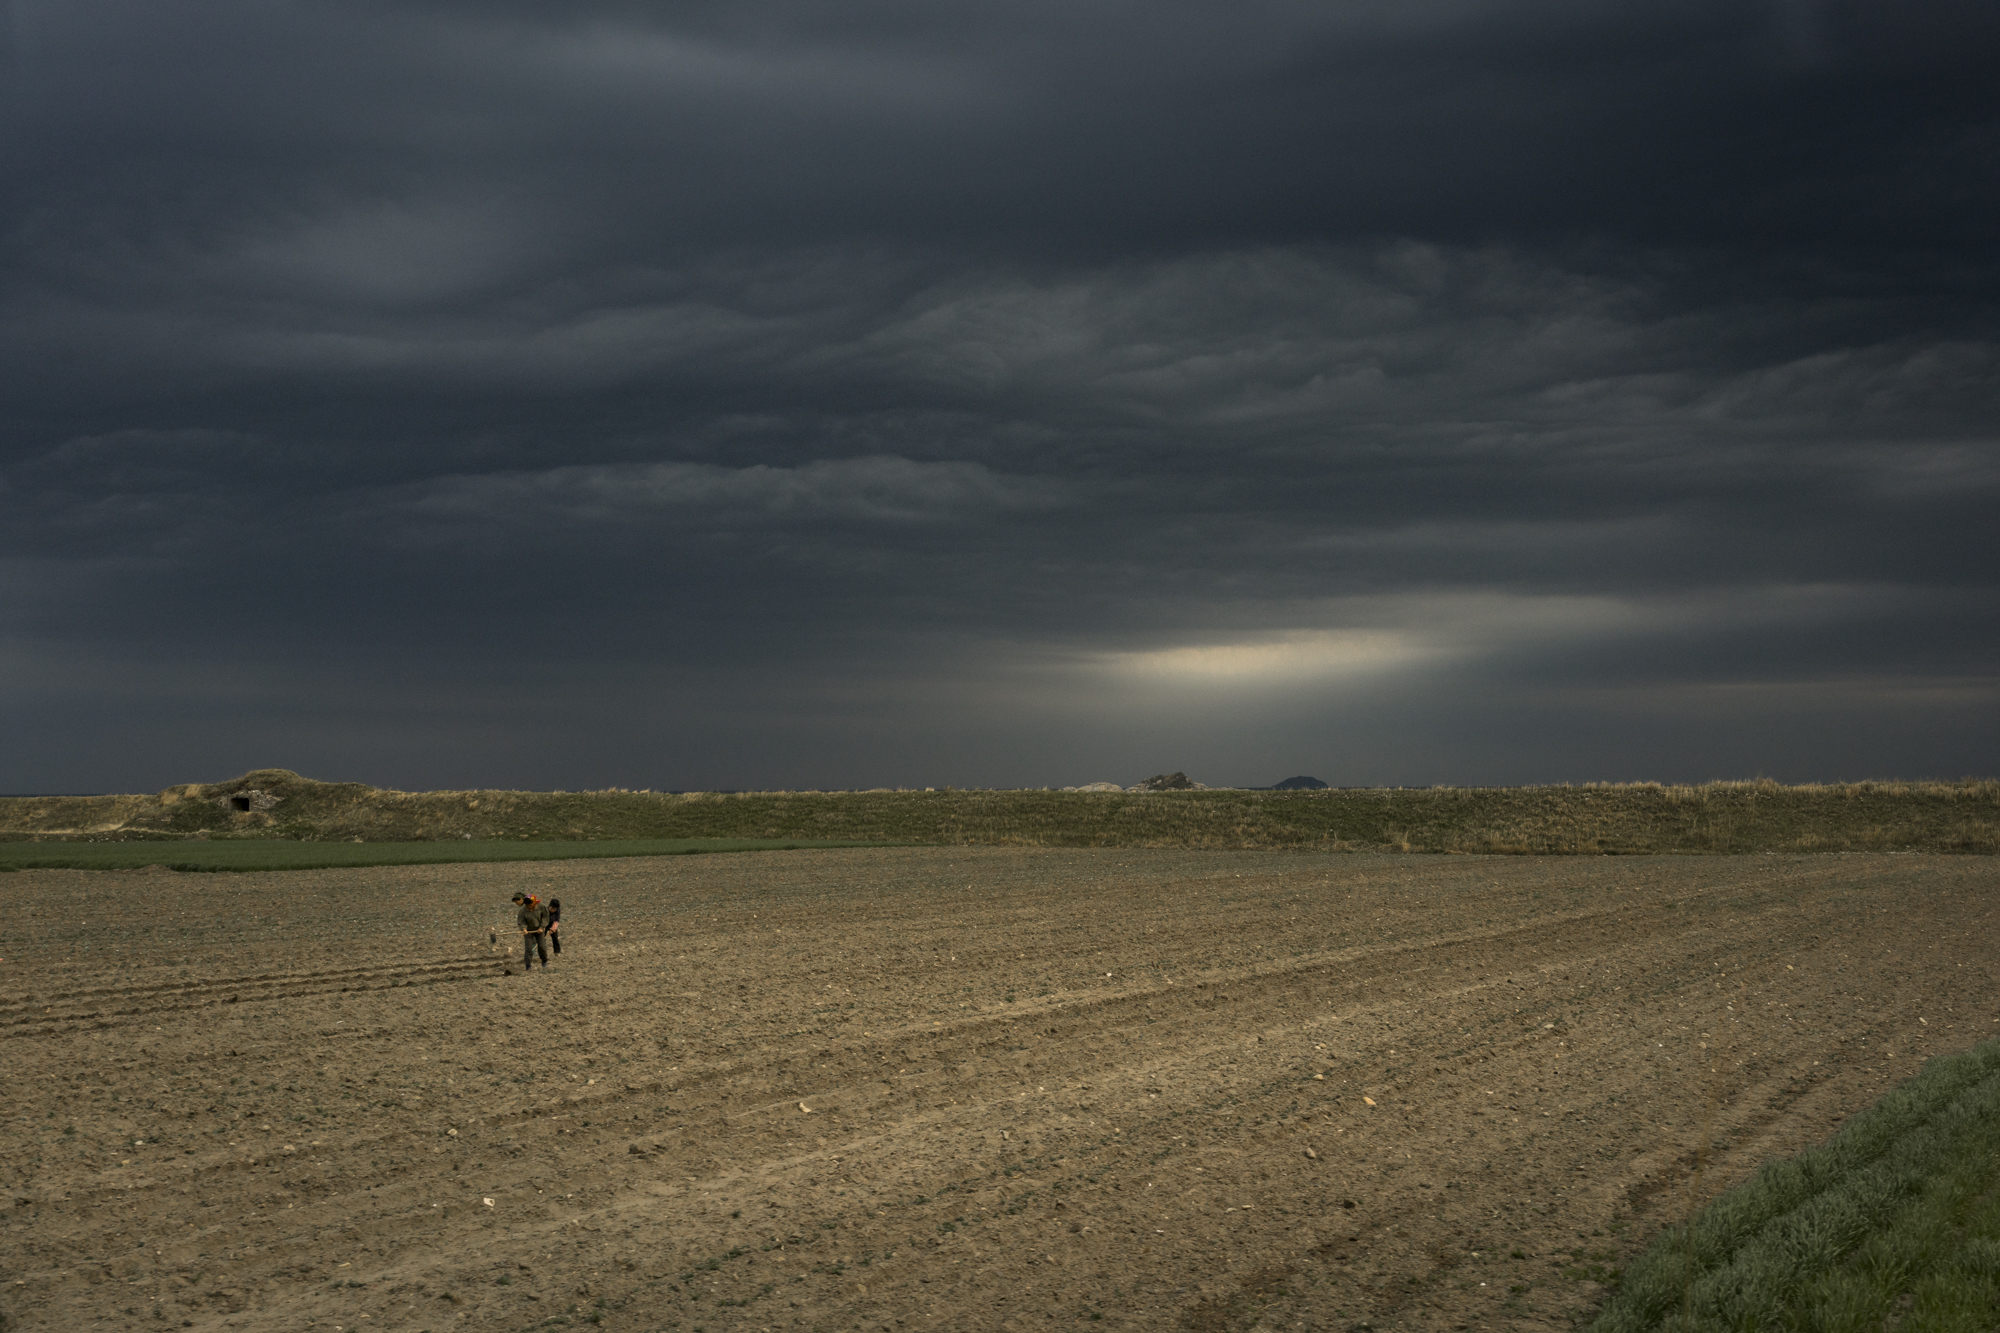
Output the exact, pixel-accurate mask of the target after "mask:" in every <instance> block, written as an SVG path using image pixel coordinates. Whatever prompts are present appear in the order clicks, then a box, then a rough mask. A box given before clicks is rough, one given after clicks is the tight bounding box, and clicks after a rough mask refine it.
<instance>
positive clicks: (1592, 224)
mask: <svg viewBox="0 0 2000 1333" xmlns="http://www.w3.org/2000/svg"><path fill="white" fill-rule="evenodd" d="M11 17H12V20H13V23H12V26H11V28H8V29H6V30H5V31H7V32H9V33H10V34H11V37H10V38H9V40H10V42H11V45H10V46H8V47H7V48H6V49H7V50H8V51H10V52H11V55H10V56H9V59H11V62H12V63H11V65H10V66H8V67H7V68H8V82H9V89H8V93H9V99H8V101H7V103H6V110H5V115H6V117H7V124H6V130H7V133H6V134H5V136H4V146H0V161H4V163H5V166H6V169H7V172H8V176H9V180H10V189H9V190H8V192H7V193H6V196H5V198H4V199H0V226H4V229H5V234H6V237H7V241H8V245H7V249H6V251H5V254H6V256H7V258H6V260H5V261H4V263H5V267H4V269H0V274H4V277H3V278H0V281H4V287H0V302H4V306H0V309H4V311H5V316H6V317H5V320H4V323H0V356H3V357H4V364H5V366H6V372H7V373H6V374H5V375H3V376H0V405H4V408H5V413H4V418H0V512H4V514H5V516H6V521H5V524H4V526H0V561H4V562H5V570H6V574H7V577H6V579H5V580H4V588H0V624H4V626H5V628H4V630H0V658H4V661H5V662H6V664H7V666H6V670H7V672H8V678H9V679H10V681H12V682H14V685H13V687H12V688H11V690H10V696H11V698H12V699H13V700H14V701H15V708H14V717H13V723H14V730H15V731H16V732H17V733H18V734H19V735H20V736H22V737H23V741H22V744H21V745H20V746H19V747H18V748H17V750H16V759H15V766H14V767H13V768H11V769H9V770H8V772H7V773H6V774H5V775H4V776H5V778H6V783H7V784H8V785H13V786H48V785H55V786H72V787H74V786H100V785H119V784H121V783H122V784H125V785H134V784H146V783H156V782H164V781H166V780H168V779H170V778H182V777H187V776H214V772H213V771H212V770H216V769H222V768H229V767H232V766H233V767H239V768H240V767H249V766H251V765H253V764H261V763H267V762H274V761H275V762H288V763H293V766H295V767H301V768H305V769H313V768H314V767H315V765H316V764H319V765H322V766H323V765H325V764H333V765H336V766H339V765H345V766H346V767H345V772H346V773H348V774H351V775H353V776H360V777H369V778H376V779H380V780H394V781H403V782H406V783H410V784H418V783H430V782H445V781H457V782H471V781H513V782H534V783H540V784H543V785H550V784H567V785H578V784H580V783H584V782H592V781H596V782H607V781H624V782H628V783H629V782H638V783H643V782H652V783H655V784H666V785H745V784H769V783H780V782H795V783H796V782H826V783H847V782H866V781H926V780H937V781H948V780H955V781H960V782H977V781H990V782H1028V781H1032V782H1037V783H1039V782H1042V781H1050V780H1068V779H1075V778H1079V777H1082V776H1085V775H1084V774H1082V773H1080V772H1078V771H1077V770H1078V769H1079V768H1080V767H1086V768H1092V769H1094V770H1101V771H1095V772H1093V773H1092V774H1090V775H1091V776H1099V777H1101V776H1106V775H1110V776H1127V774H1126V770H1127V769H1133V770H1136V769H1141V768H1143V769H1146V770H1147V771H1151V769H1152V768H1153V767H1157V766H1160V765H1165V766H1169V767H1189V765H1196V766H1199V765H1201V764H1203V763H1206V764H1208V765H1209V766H1210V771H1209V773H1208V774H1207V776H1209V777H1210V778H1211V779H1214V780H1222V781H1229V780H1236V781H1258V780H1269V779H1271V778H1272V777H1275V776H1282V774H1281V773H1279V772H1277V770H1278V769H1284V770H1286V771H1292V770H1293V769H1297V768H1304V769H1306V770H1307V771H1311V770H1312V769H1313V767H1314V766H1315V765H1317V766H1319V767H1322V768H1330V767H1331V766H1332V765H1331V763H1330V761H1325V760H1315V759H1314V758H1313V756H1314V755H1315V754H1319V755H1323V756H1325V755H1334V754H1340V755H1343V756H1347V757H1346V758H1344V759H1343V760H1342V762H1343V763H1346V764H1348V765H1349V767H1348V768H1347V769H1345V770H1343V771H1340V772H1331V771H1330V772H1326V773H1324V774H1323V776H1326V777H1329V778H1332V779H1335V780H1348V781H1370V780H1399V781H1411V780H1475V779H1483V780H1523V779H1526V778H1529V777H1542V778H1548V777H1567V776H1598V775H1615V774H1607V772H1606V770H1607V767H1610V768H1616V769H1618V770H1619V771H1620V772H1625V771H1629V768H1630V766H1631V765H1634V764H1636V765H1638V766H1639V767H1640V768H1641V769H1642V770H1653V771H1661V772H1662V775H1664V776H1682V777H1687V776H1694V777H1701V776H1709V775H1710V774H1711V772H1723V771H1729V770H1730V767H1731V766H1732V765H1736V766H1740V767H1744V768H1751V769H1754V768H1763V769H1767V770H1770V771H1783V768H1784V765H1786V764H1788V763H1790V764H1793V765H1794V766H1795V767H1796V769H1797V770H1798V771H1796V772H1793V773H1791V774H1790V775H1791V776H1826V775H1830V773H1831V772H1833V771H1843V772H1858V771H1867V770H1870V769H1873V770H1875V771H1886V770H1888V769H1892V768H1900V769H1902V770H1903V771H1956V770H1958V769H1961V768H1970V767H1979V766H1981V763H1980V761H1977V760H1975V759H1973V758H1972V757H1971V756H1973V755H1976V754H1979V753H1983V752H1984V751H1982V750H1981V749H1980V747H1981V746H1987V745H1990V742H1991V740H1992V739H1994V738H1995V725H1994V724H1995V721H1996V718H2000V712H1996V709H1995V699H1996V691H2000V684H1996V681H1995V680H1994V678H1993V676H1992V673H1991V672H1990V670H1989V669H1988V668H1986V667H1985V665H1984V663H1986V662H1988V661H1991V660H1993V652H1994V650H1995V649H1996V648H2000V644H1996V643H1994V642H1993V638H1994V635H1993V631H1992V630H1991V629H1990V627H1991V626H1992V625H1994V624H1996V623H2000V619H1996V617H1995V616H1994V615H1993V611H1994V610H1995V607H1994V605H1993V602H1994V588H1993V578H1992V571H1993V570H1994V569H1995V568H2000V551H1996V549H1995V537H1994V536H1993V525H1992V524H1991V523H1990V521H1988V520H1987V515H1988V514H1990V512H1991V509H1992V505H1993V502H1994V500H1995V498H1996V492H1997V491H2000V449H1996V445H1995V441H1994V437H1993V428H1992V425H1991V423H1992V421H1993V420H1994V419H1995V408H1996V406H2000V402H1996V396H2000V394H1996V385H2000V374H1996V372H2000V365H1997V364H1996V361H2000V339H1997V338H1996V332H1995V329H1994V316H1995V311H1996V309H2000V304H1996V300H1995V277H1996V270H1995V265H1994V254H1993V250H1992V243H1991V223H1992V219H1993V216H1994V204H1995V203H1996V202H2000V197H1996V184H1995V182H1996V174H1995V166H1996V161H1995V158H1996V151H2000V100H1996V99H2000V93H1996V92H1995V91H1994V89H1993V87H1992V86H1991V85H1992V82H1993V81H1992V80H1991V79H1990V78H1989V77H1987V72H1986V71H1987V69H1988V68H1989V67H1990V64H1991V61H1992V58H1993V56H1994V55H1995V54H2000V20H1996V19H1995V18H1994V17H1993V16H1992V15H1991V13H1990V11H1989V10H1988V9H1987V8H1984V7H1974V6H1969V5H1968V6H1958V7H1954V6H1950V5H1936V6H1928V7H1925V8H1923V9H1921V10H1909V9H1907V8H1897V7H1890V6H1870V5H1841V4H1817V3H1812V2H1811V0H1782V2H1781V3H1776V4H1773V5H1769V6H1762V7H1757V6H1752V7H1744V6H1740V5H1721V4H1655V5H1639V6H1631V5H1618V6H1613V5H1603V4H1585V3H1547V4H1534V3H1512V4H1477V3H1457V4H1442V3H1440V4H1395V5H1389V4H1382V5H1370V4H1355V5H1347V6H1341V7H1337V8H1329V7H1326V6H1306V5H1293V4H1275V3H1272V4H1261V5H1254V4H1253V5H1249V6H1230V7H1227V8H1225V7H1220V6H1208V5H1192V4H1187V5H1165V6H1160V5H1150V6H1143V7H1141V6H1133V5H1112V4H1096V5H1092V4H1085V5H1076V4H1065V5H1053V4H1051V5H1042V6H1037V5H1007V6H997V5H990V6H982V5H971V6H950V7H939V6H933V5H914V4H912V5H898V4H881V5H844V6H839V7H832V8H829V7H827V6H823V5H785V4H741V3H735V4H729V5H719V4H718V5H712V6H703V5H674V6H658V5H639V4H611V3H606V4H595V5H591V4H580V5H568V6H562V7H551V6H545V5H525V4H524V5H506V4H478V5H473V4H464V5H458V4H447V3H436V4H387V3H381V4H365V3H352V4H344V5H335V4H321V5H304V4H301V5H265V4H249V3H242V4H214V3H211V4H190V5H184V6H175V7H171V8H170V9H162V8H161V7H159V6H154V5H141V4H136V3H133V4H116V3H93V4H65V5H54V4H43V3H23V2H21V0H17V3H15V5H14V6H13V8H12V10H11ZM1731 690H1734V691H1738V693H1737V694H1734V695H1726V696H1725V695H1722V694H1717V693H1715V692H1716V691H1725V692H1727V691H1731ZM1751 697H1754V698H1755V699H1756V700H1758V702H1757V704H1756V705H1755V706H1754V707H1751V706H1748V705H1745V706H1743V708H1739V707H1738V705H1737V704H1736V703H1732V702H1730V700H1738V701H1740V700H1742V699H1747V698H1751ZM668 700H672V701H674V702H673V703H671V704H669V703H667V702H666V701H668ZM1564 700H1568V701H1569V703H1567V704H1565V703H1564V702H1563V701H1564ZM1871 700H1872V701H1873V702H1870V701H1871ZM1565 709H1568V710H1569V711H1568V712H1567V713H1565V711H1564V710H1565ZM1745 709H1747V712H1746V711H1744V710H1745ZM1842 710H1845V712H1844V713H1843V712H1842ZM1746 716H1747V717H1749V718H1751V719H1752V721H1751V722H1749V723H1745V722H1744V720H1743V719H1744V718H1745V717H1746ZM1830 716H1845V717H1846V718H1848V719H1849V720H1850V722H1851V723H1852V725H1851V726H1849V727H1847V728H1846V729H1845V730H1846V732H1847V734H1849V735H1851V736H1852V737H1853V738H1854V744H1853V746H1852V747H1850V748H1848V749H1842V748H1841V746H1840V744H1839V743H1837V742H1831V741H1828V740H1827V739H1826V738H1825V737H1826V724H1825V719H1826V718H1828V717H1830ZM1564 717H1568V718H1570V720H1571V722H1572V723H1574V724H1575V725H1573V726H1567V729H1568V730H1569V731H1570V732H1571V733H1572V734H1573V735H1574V736H1575V740H1574V743H1573V744H1571V745H1569V746H1568V748H1565V747H1564V745H1562V744H1558V743H1555V742H1551V741H1547V740H1545V739H1541V738H1542V737H1543V736H1544V735H1545V733H1546V730H1547V728H1548V727H1549V726H1550V725H1551V719H1557V723H1556V725H1557V726H1558V729H1559V730H1560V729H1564V727H1565V726H1566V725H1567V724H1564V723H1562V722H1561V721H1560V719H1562V718H1564ZM1583 719H1595V720H1594V721H1590V722H1589V724H1588V725H1584V723H1583V721H1582V720H1583ZM1690 719H1694V721H1693V722H1691V721H1690ZM1702 719H1708V720H1711V721H1714V722H1715V725H1714V726H1713V727H1707V726H1704V725H1701V720H1702ZM1722 719H1727V720H1728V725H1727V726H1725V725H1723V722H1722ZM1758 719H1761V720H1758ZM1944 719H1956V725H1948V724H1947V723H1946V722H1945V721H1944ZM1892 720H1893V722H1892ZM1732 728H1733V730H1732ZM1530 736H1533V737H1535V738H1536V739H1535V740H1534V741H1533V743H1532V744H1529V743H1527V738H1529V737H1530ZM78 737H84V738H85V739H84V740H82V741H78V740H77V739H76V738H78ZM1896 737H1902V738H1903V739H1901V740H1897V739H1895V738H1896ZM1399 738H1400V739H1399ZM1725 740H1726V742H1727V743H1725ZM1174 746H1179V747H1181V753H1180V754H1176V753H1169V752H1167V751H1169V750H1171V749H1172V748H1173V747H1174ZM1759 746H1762V747H1764V749H1763V750H1761V751H1760V750H1759V748H1758V747H1759ZM1315 747H1317V748H1315ZM274 748H275V749H279V750H283V751H284V753H272V751H273V749H274ZM1182 755H1185V756H1186V757H1182ZM662 756H670V757H666V758H663V757H662ZM1142 756H1144V757H1142ZM294 761H296V762H294ZM1267 767H1268V768H1270V769H1271V771H1270V772H1266V771H1265V769H1266V768H1267ZM197 770H198V771H197ZM1664 770H1671V771H1664ZM1190 771H1192V770H1190ZM125 773H130V774H132V775H133V776H130V777H124V776H117V775H121V774H125ZM89 774H102V776H98V777H91V776H88V775H89ZM141 775H143V776H141ZM1198 776H1200V775H1199V774H1198Z"/></svg>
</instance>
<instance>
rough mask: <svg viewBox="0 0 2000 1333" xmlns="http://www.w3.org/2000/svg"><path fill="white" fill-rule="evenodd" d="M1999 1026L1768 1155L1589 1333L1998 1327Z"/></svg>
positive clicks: (1669, 1234)
mask: <svg viewBox="0 0 2000 1333" xmlns="http://www.w3.org/2000/svg"><path fill="white" fill-rule="evenodd" d="M1995 1311H2000V1040H1995V1041H1988V1042H1984V1043H1981V1044H1980V1045H1979V1046H1976V1047H1974V1048H1973V1049H1972V1050H1970V1051H1967V1052H1965V1053H1963V1054H1960V1055H1953V1056H1944V1057H1941V1058H1939V1059H1936V1060H1932V1061H1931V1062H1930V1063H1928V1064H1927V1065H1925V1066H1924V1068H1923V1071H1922V1072H1921V1073H1919V1074H1918V1075H1917V1076H1916V1077H1915V1078H1913V1079H1911V1080H1910V1081H1909V1082H1908V1083H1905V1084H1904V1085H1903V1086H1902V1087H1900V1088H1898V1089H1896V1090H1895V1091H1894V1092H1891V1093H1889V1094H1888V1095H1887V1096H1885V1097H1883V1098H1882V1100H1881V1101H1879V1102H1877V1103H1876V1104H1875V1105H1874V1106H1873V1107H1871V1108H1869V1109H1868V1110H1867V1111H1865V1112H1863V1113H1862V1114H1861V1115H1859V1116H1856V1117H1855V1118H1854V1119H1853V1120H1850V1121H1849V1122H1848V1123H1847V1124H1846V1125H1845V1126H1844V1127H1842V1129H1841V1130H1840V1132H1839V1133H1837V1134H1835V1135H1834V1136H1833V1137H1832V1138H1831V1139H1829V1140H1828V1141H1827V1142H1826V1143H1824V1144H1822V1145H1821V1146H1819V1147H1817V1148H1813V1149H1809V1150H1807V1151H1806V1152H1803V1153H1800V1154H1799V1155H1798V1156H1797V1157H1793V1158H1790V1159H1788V1160H1785V1161H1780V1162H1772V1163H1768V1164H1766V1165H1765V1166H1764V1167H1763V1168H1762V1169H1761V1170H1759V1171H1758V1173H1757V1174H1756V1175H1755V1176H1754V1177H1752V1178H1751V1179H1750V1180H1749V1181H1747V1182H1745V1183H1744V1184H1743V1185H1741V1186H1739V1187H1738V1188H1736V1189H1734V1190H1731V1191H1730V1192H1729V1193H1728V1194H1725V1195H1724V1196H1722V1197H1721V1198H1720V1199H1717V1200H1716V1201H1715V1202H1714V1203H1713V1204H1711V1205H1709V1207H1708V1208H1706V1209H1704V1210H1703V1211H1702V1213H1701V1214H1700V1215H1699V1216H1697V1217H1696V1218H1694V1219H1693V1220H1692V1221H1691V1222H1689V1223H1687V1224H1686V1225H1683V1226H1678V1227H1673V1228H1670V1229H1669V1230H1668V1231H1666V1232H1665V1233H1664V1234H1663V1235H1661V1237H1660V1238H1659V1239H1658V1240H1657V1241H1655V1242H1654V1244H1653V1246H1652V1247H1651V1248H1650V1249H1649V1250H1648V1251H1647V1252H1646V1253H1645V1254H1644V1255H1642V1256H1640V1258H1639V1259H1638V1260H1636V1261H1635V1262H1634V1263H1633V1264H1632V1265H1631V1266H1630V1267H1629V1268H1628V1269H1627V1270H1626V1273H1625V1276H1624V1280H1623V1283H1622V1285H1621V1286H1620V1287H1619V1289H1618V1291H1617V1292H1616V1294H1615V1295H1613V1297H1612V1298H1611V1299H1610V1300H1609V1301H1608V1302H1607V1303H1606V1304H1605V1307H1604V1309H1603V1310H1602V1311H1601V1312H1599V1314H1598V1316H1597V1318H1596V1319H1595V1321H1593V1322H1592V1323H1591V1324H1590V1325H1589V1329H1590V1333H1656V1331H1657V1333H1710V1331H1711V1330H1713V1331H1717V1333H1719V1331H1720V1330H1725V1329H1727V1330H1736V1329H1750V1328H1755V1329H1782V1330H1789V1329H1798V1330H1808V1329H1811V1330H1829V1331H1831V1330H1855V1331H1856V1333H1859V1331H1860V1330H1870V1331H1871V1333H1873V1331H1874V1330H1880V1329H1882V1328H1885V1327H1888V1326H1889V1325H1888V1323H1887V1322H1886V1321H1887V1320H1888V1319H1889V1318H1890V1316H1891V1315H1892V1314H1898V1313H1900V1319H1899V1320H1898V1322H1897V1323H1896V1324H1895V1327H1896V1329H1897V1330H1898V1333H1991V1330H1992V1329H1993V1327H1994V1326H1995V1325H1994V1317H1995Z"/></svg>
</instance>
